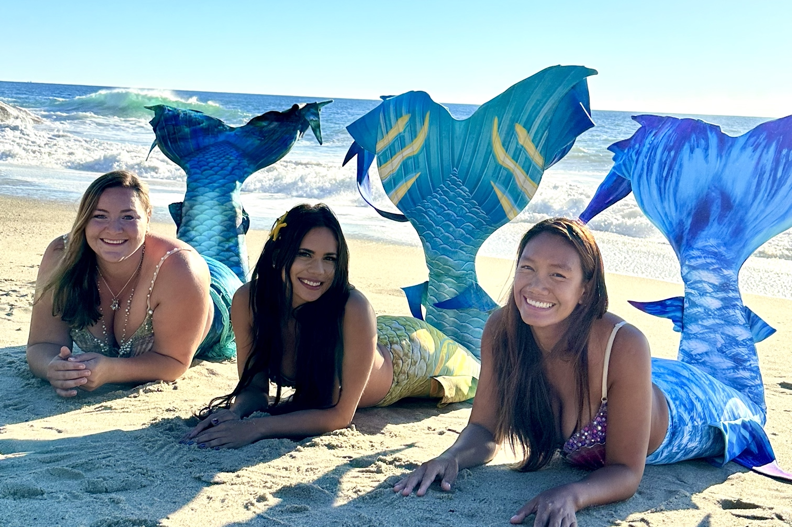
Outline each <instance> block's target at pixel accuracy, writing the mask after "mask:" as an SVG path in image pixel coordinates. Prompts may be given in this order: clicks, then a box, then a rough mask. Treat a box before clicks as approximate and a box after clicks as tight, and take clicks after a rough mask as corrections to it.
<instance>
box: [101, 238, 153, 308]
mask: <svg viewBox="0 0 792 528" xmlns="http://www.w3.org/2000/svg"><path fill="white" fill-rule="evenodd" d="M145 254H146V243H145V242H143V245H142V246H141V251H140V262H138V266H137V268H135V272H134V273H132V275H131V276H130V277H129V280H128V281H126V284H124V287H123V288H121V290H120V291H119V292H118V295H116V294H115V293H113V290H111V289H110V285H109V284H107V281H106V280H105V278H104V275H102V270H101V269H99V266H98V265H97V266H96V271H98V272H99V278H101V279H102V282H104V285H105V287H106V288H107V291H109V292H110V295H112V296H113V300H112V301H110V309H111V310H113V311H114V312H115V311H116V310H118V307H119V302H118V299H119V297H121V295H122V294H123V293H124V290H126V287H127V286H129V283H130V282H132V279H134V278H135V276H136V275H137V274H138V273H139V272H140V268H141V266H143V256H144V255H145Z"/></svg>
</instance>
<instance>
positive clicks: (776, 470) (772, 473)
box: [751, 460, 792, 482]
mask: <svg viewBox="0 0 792 528" xmlns="http://www.w3.org/2000/svg"><path fill="white" fill-rule="evenodd" d="M751 469H752V470H754V471H756V472H757V473H759V474H761V475H765V476H767V477H773V478H777V479H782V480H787V481H789V482H792V473H789V472H788V471H784V470H783V469H781V467H780V466H779V465H778V463H777V462H776V461H775V460H773V461H772V462H770V463H769V464H765V465H764V466H755V467H752V468H751Z"/></svg>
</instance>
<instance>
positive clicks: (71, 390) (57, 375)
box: [47, 346, 92, 398]
mask: <svg viewBox="0 0 792 528" xmlns="http://www.w3.org/2000/svg"><path fill="white" fill-rule="evenodd" d="M91 374H92V372H91V370H90V369H89V367H88V366H87V365H86V364H85V363H83V362H82V361H78V360H75V358H73V357H72V353H71V350H69V348H68V347H65V346H64V347H61V349H60V352H59V353H58V355H57V356H55V357H54V358H52V361H50V362H49V364H48V365H47V381H49V382H50V385H52V388H54V389H55V392H56V393H57V394H58V396H61V397H63V398H73V397H74V396H77V390H76V387H84V386H85V384H86V383H88V378H89V376H91Z"/></svg>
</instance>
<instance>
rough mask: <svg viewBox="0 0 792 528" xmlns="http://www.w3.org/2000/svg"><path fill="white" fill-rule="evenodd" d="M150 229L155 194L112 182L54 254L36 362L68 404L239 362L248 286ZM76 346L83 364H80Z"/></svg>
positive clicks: (105, 178) (33, 346)
mask: <svg viewBox="0 0 792 528" xmlns="http://www.w3.org/2000/svg"><path fill="white" fill-rule="evenodd" d="M150 220H151V202H150V200H149V194H148V187H147V186H146V184H145V183H144V182H142V181H141V180H140V179H139V178H138V177H137V176H135V175H134V174H132V173H130V172H126V171H116V172H110V173H107V174H104V175H102V176H100V177H99V178H97V179H96V180H94V181H93V182H92V183H91V184H90V185H89V186H88V188H87V189H86V191H85V193H84V194H83V197H82V200H81V201H80V206H79V209H78V210H77V219H76V220H75V222H74V225H73V227H72V229H71V232H70V233H69V234H68V235H64V236H62V237H58V238H56V239H55V240H53V241H52V242H51V243H50V245H49V247H47V250H46V251H45V252H44V257H43V258H42V261H41V266H40V268H39V273H38V278H37V280H36V299H35V302H34V304H33V315H32V318H31V324H30V335H29V337H28V344H27V359H28V364H29V365H30V370H31V371H32V372H33V374H35V375H36V376H38V377H40V378H43V379H46V380H48V381H49V382H50V384H52V386H53V388H54V389H55V391H56V393H57V394H58V395H60V396H63V397H72V396H76V395H77V389H78V388H80V389H83V390H89V391H91V390H94V389H96V388H98V387H100V386H102V385H104V384H106V383H135V382H145V381H153V380H175V379H176V378H178V377H179V376H181V375H182V374H184V372H185V371H186V370H187V368H188V367H189V366H190V362H191V361H192V359H193V356H195V355H197V356H199V357H206V358H210V359H226V358H230V357H233V355H234V343H233V334H232V332H231V331H230V328H229V324H228V322H229V317H228V315H229V307H230V301H231V296H230V293H229V289H230V288H231V289H230V291H233V289H235V288H236V286H238V285H239V284H240V282H239V280H238V279H236V278H235V276H234V275H233V274H232V273H231V271H230V270H227V268H225V267H224V266H222V265H221V264H219V263H218V262H216V261H212V260H211V259H207V260H204V259H203V258H201V256H200V255H198V254H197V253H196V252H195V250H193V248H192V247H190V246H189V245H187V244H185V243H183V242H181V241H179V240H176V239H173V238H170V237H165V236H160V235H155V234H153V233H150V232H149V222H150ZM136 293H137V295H135V294H136ZM155 330H156V333H155ZM74 344H77V345H78V347H79V348H80V349H81V350H82V352H83V353H82V354H79V355H76V354H75V355H72V350H71V349H72V346H73V345H74ZM196 353H197V354H196Z"/></svg>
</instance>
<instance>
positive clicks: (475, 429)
mask: <svg viewBox="0 0 792 528" xmlns="http://www.w3.org/2000/svg"><path fill="white" fill-rule="evenodd" d="M497 452H498V444H497V442H495V437H494V436H493V435H492V433H491V432H490V431H489V430H488V429H487V428H486V427H484V426H481V425H479V424H476V423H469V424H468V425H467V427H465V428H464V429H463V430H462V433H461V434H460V435H459V438H457V440H456V442H454V445H452V446H451V447H449V448H448V449H447V450H446V452H445V453H443V454H444V455H451V456H453V457H454V458H456V460H457V464H458V465H459V469H463V468H469V467H473V466H480V465H482V464H486V463H487V462H489V461H490V460H492V459H493V458H494V457H495V454H496V453H497Z"/></svg>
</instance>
